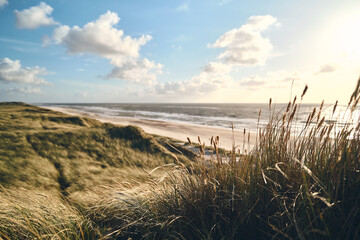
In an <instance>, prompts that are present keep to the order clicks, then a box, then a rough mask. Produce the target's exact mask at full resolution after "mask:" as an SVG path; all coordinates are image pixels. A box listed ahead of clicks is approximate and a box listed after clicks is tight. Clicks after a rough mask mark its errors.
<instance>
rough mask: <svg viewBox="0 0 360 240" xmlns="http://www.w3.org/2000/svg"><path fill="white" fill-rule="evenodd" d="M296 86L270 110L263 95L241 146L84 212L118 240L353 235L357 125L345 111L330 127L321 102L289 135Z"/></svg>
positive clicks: (358, 231)
mask: <svg viewBox="0 0 360 240" xmlns="http://www.w3.org/2000/svg"><path fill="white" fill-rule="evenodd" d="M359 85H360V79H359V82H358V85H357V88H356V89H355V91H354V94H353V95H352V97H351V100H350V103H349V106H348V109H349V111H350V112H351V113H354V112H353V111H354V110H355V109H356V108H357V104H358V101H359V98H360V92H359ZM306 90H307V87H306V88H305V89H304V92H303V93H302V95H301V97H300V104H298V103H297V100H296V98H295V99H294V100H293V101H292V102H290V103H289V104H288V106H287V108H286V109H283V111H282V112H281V113H280V114H278V113H275V110H274V106H273V105H272V104H271V101H270V103H269V111H270V112H271V113H272V114H271V117H270V119H269V124H268V125H267V127H266V128H265V129H259V132H258V142H257V145H256V146H255V148H254V149H253V150H252V151H250V152H249V153H247V154H240V150H239V149H237V148H235V147H234V149H233V151H232V152H231V153H230V154H228V155H222V154H219V153H217V154H216V156H214V158H213V161H211V162H206V161H205V158H204V157H202V158H200V159H199V163H198V165H197V166H195V167H194V169H193V171H189V170H187V169H186V168H181V167H176V169H174V170H173V171H172V172H170V173H169V174H168V176H167V179H166V180H162V181H160V182H156V183H152V184H151V185H150V186H151V187H150V188H149V187H147V188H145V189H142V190H141V191H140V190H138V192H137V193H136V194H134V193H133V192H131V193H129V192H127V191H120V192H119V193H118V194H117V195H115V197H112V198H110V199H108V200H104V201H103V202H102V204H99V205H98V206H96V207H94V208H93V215H92V217H93V219H94V220H95V221H96V222H101V223H102V224H104V226H105V227H106V228H107V231H108V235H107V237H108V238H119V239H127V238H128V237H131V238H132V239H359V238H360V225H359V223H360V206H359V204H360V123H359V122H351V118H349V119H348V120H347V121H348V122H347V124H345V125H344V127H343V128H342V129H341V131H333V130H334V129H335V128H336V122H335V121H330V122H328V123H326V122H325V118H324V117H323V115H322V111H323V103H322V104H321V105H320V106H319V107H318V108H316V109H314V111H313V112H312V113H310V115H309V116H308V121H307V123H306V124H305V126H304V128H303V129H302V131H301V132H300V133H299V134H295V132H296V131H295V129H294V127H295V126H296V125H297V124H298V123H297V122H296V120H295V119H296V114H297V112H298V110H299V108H300V107H301V100H302V98H303V97H304V95H305V94H306ZM336 104H337V103H336ZM336 104H335V105H334V111H333V112H335V110H336ZM343 120H345V119H343ZM244 134H246V132H244ZM202 144H203V143H201V142H199V148H200V152H201V149H202V148H203V147H202ZM212 144H213V146H214V150H215V151H216V150H217V139H216V138H215V139H214V138H213V141H212ZM234 146H235V145H234ZM216 152H217V151H216ZM149 189H150V190H149Z"/></svg>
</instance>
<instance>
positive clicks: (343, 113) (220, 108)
mask: <svg viewBox="0 0 360 240" xmlns="http://www.w3.org/2000/svg"><path fill="white" fill-rule="evenodd" d="M41 105H42V106H57V107H65V108H71V109H74V110H76V111H79V112H84V113H92V114H96V115H99V116H106V117H114V118H122V117H131V118H139V119H150V120H160V121H170V122H179V123H190V124H197V125H203V126H204V125H205V126H211V127H219V128H231V126H232V124H233V126H234V128H235V129H241V130H242V129H244V128H245V129H247V130H250V131H256V130H257V128H258V127H260V128H263V127H265V126H266V124H267V123H268V122H269V116H270V113H271V112H275V113H279V112H281V111H284V109H285V108H286V106H287V104H276V105H274V104H273V105H272V108H271V110H269V105H268V104H245V103H239V104H217V103H215V104H210V103H209V104H208V103H206V104H179V103H176V104H174V103H156V104H155V103H148V104H147V103H141V104H140V103H93V104H88V103H87V104H79V103H70V104H69V103H67V104H49V103H47V104H41ZM314 107H316V108H317V109H319V107H320V104H302V105H301V106H300V108H299V111H298V113H297V114H296V115H295V118H296V128H298V129H301V128H302V126H303V125H304V123H305V122H306V120H307V117H308V115H309V114H310V113H311V112H312V111H313V108H314ZM260 110H261V115H260V120H259V121H258V116H259V111H260ZM322 112H323V116H325V123H330V122H336V123H337V125H338V126H339V127H338V128H337V129H341V127H342V126H343V125H344V124H345V123H344V119H346V118H347V115H349V112H350V111H349V110H347V109H346V106H338V107H337V111H336V112H335V114H333V113H332V112H333V105H324V107H323V110H322ZM353 115H354V116H356V117H357V119H355V120H354V121H355V122H356V121H359V116H360V109H359V108H357V109H356V111H355V112H354V114H353Z"/></svg>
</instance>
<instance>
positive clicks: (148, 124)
mask: <svg viewBox="0 0 360 240" xmlns="http://www.w3.org/2000/svg"><path fill="white" fill-rule="evenodd" d="M39 107H42V108H47V109H50V110H53V111H58V112H62V113H65V114H69V115H75V116H81V117H88V118H93V119H96V120H98V121H100V122H103V123H112V124H115V125H122V126H127V125H134V126H137V127H140V128H142V129H143V130H144V131H145V132H146V133H149V134H154V135H159V136H164V137H169V138H173V139H176V140H179V141H182V142H187V138H188V137H189V138H190V140H191V141H192V142H195V143H197V142H198V136H199V137H200V139H201V141H202V142H205V145H206V146H210V139H211V137H212V136H214V137H216V136H219V137H220V143H219V147H220V148H224V149H226V150H231V149H232V145H233V137H234V140H235V145H236V146H238V147H239V148H240V149H241V150H242V149H243V145H244V140H245V149H246V150H247V151H250V150H251V149H252V148H253V147H254V145H255V143H256V133H254V132H250V142H248V132H247V133H246V135H245V139H244V134H243V130H238V129H234V134H233V131H232V129H224V128H218V127H210V126H201V125H195V124H190V123H178V122H170V121H160V120H149V119H140V118H131V117H106V116H100V115H97V114H94V113H86V112H82V111H76V110H74V109H71V108H66V107H55V106H41V105H40V106H39Z"/></svg>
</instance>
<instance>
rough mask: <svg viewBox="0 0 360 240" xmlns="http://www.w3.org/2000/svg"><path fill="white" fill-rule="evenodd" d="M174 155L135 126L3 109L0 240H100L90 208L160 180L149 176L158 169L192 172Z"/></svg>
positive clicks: (19, 107) (15, 106)
mask: <svg viewBox="0 0 360 240" xmlns="http://www.w3.org/2000/svg"><path fill="white" fill-rule="evenodd" d="M162 141H163V144H165V139H163V140H162ZM170 150H171V149H170ZM170 150H169V149H167V148H166V147H164V146H163V145H161V144H159V143H158V142H157V141H156V140H155V139H154V137H153V136H151V135H148V134H146V133H144V132H143V131H142V130H141V129H139V128H137V127H134V126H126V127H125V126H124V127H121V126H115V125H112V124H102V123H100V122H98V121H96V120H93V119H89V118H83V117H77V116H69V115H66V114H62V113H60V112H55V111H50V110H47V109H44V108H40V107H36V106H32V105H28V104H24V103H0V239H2V238H4V239H29V238H30V239H89V238H90V239H91V238H93V239H97V238H98V237H100V236H101V234H100V233H99V232H98V231H95V230H94V231H93V230H92V229H91V228H89V226H91V220H90V219H89V218H88V217H87V216H86V213H85V210H86V209H87V207H88V206H91V205H94V204H95V203H96V202H97V201H98V200H100V199H101V198H103V197H104V196H107V195H109V194H110V191H111V189H112V188H110V187H109V186H117V185H119V184H121V185H123V184H126V183H127V184H130V185H131V186H136V185H140V184H142V183H143V182H146V181H149V180H151V179H153V178H156V177H159V176H161V175H162V174H163V172H162V173H161V172H160V173H159V174H157V175H156V174H155V175H151V176H150V175H149V173H148V172H149V171H151V169H153V168H155V167H157V166H160V165H164V164H173V163H175V162H182V163H183V164H185V165H188V164H190V161H189V159H188V158H186V157H184V156H182V155H180V154H179V153H177V152H174V153H172V152H171V151H170ZM94 229H96V227H94ZM100 232H101V231H100ZM99 234H100V235H99Z"/></svg>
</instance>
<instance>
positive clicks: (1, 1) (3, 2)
mask: <svg viewBox="0 0 360 240" xmlns="http://www.w3.org/2000/svg"><path fill="white" fill-rule="evenodd" d="M6 4H9V3H8V1H7V0H0V7H3V6H5V5H6Z"/></svg>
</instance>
